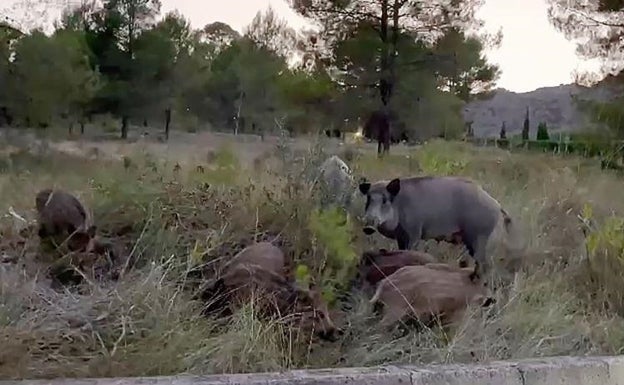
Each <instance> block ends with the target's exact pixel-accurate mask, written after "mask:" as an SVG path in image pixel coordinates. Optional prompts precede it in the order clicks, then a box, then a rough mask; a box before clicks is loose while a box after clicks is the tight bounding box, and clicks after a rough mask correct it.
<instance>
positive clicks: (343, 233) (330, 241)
mask: <svg viewBox="0 0 624 385" xmlns="http://www.w3.org/2000/svg"><path fill="white" fill-rule="evenodd" d="M308 227H309V229H310V231H311V232H312V234H313V237H314V241H315V242H316V244H317V245H318V246H320V248H321V250H322V252H324V254H325V259H324V260H325V263H324V264H325V268H324V269H323V271H322V276H323V282H322V283H321V284H322V287H323V295H324V296H325V299H326V300H328V301H329V302H330V303H332V302H334V301H335V299H336V291H337V290H341V289H344V288H345V284H346V283H347V282H349V278H350V274H351V273H352V272H353V269H354V268H355V265H356V263H357V254H356V253H355V251H354V249H353V246H352V244H351V238H352V230H351V222H350V221H349V218H348V216H347V215H346V213H345V212H344V211H343V210H342V209H340V208H337V207H335V208H331V209H327V210H315V211H312V213H311V214H310V219H309V221H308ZM306 272H307V269H305V268H303V267H300V266H299V267H297V272H296V275H297V278H298V279H300V280H305V279H306V278H305V275H306V274H305V273H306Z"/></svg>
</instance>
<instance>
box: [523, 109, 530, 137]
mask: <svg viewBox="0 0 624 385" xmlns="http://www.w3.org/2000/svg"><path fill="white" fill-rule="evenodd" d="M529 129H530V122H529V108H528V107H527V110H526V115H525V116H524V123H523V124H522V140H529Z"/></svg>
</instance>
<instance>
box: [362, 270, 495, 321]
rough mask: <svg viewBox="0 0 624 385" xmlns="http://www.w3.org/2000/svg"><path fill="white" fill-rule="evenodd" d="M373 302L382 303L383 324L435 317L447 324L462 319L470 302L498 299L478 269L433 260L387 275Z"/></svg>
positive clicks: (485, 305)
mask: <svg viewBox="0 0 624 385" xmlns="http://www.w3.org/2000/svg"><path fill="white" fill-rule="evenodd" d="M370 302H371V303H372V304H374V305H378V306H379V305H381V306H379V307H381V308H382V309H383V318H382V321H381V323H382V324H383V325H384V326H390V325H392V324H394V323H395V322H398V321H401V320H403V319H405V318H413V319H417V320H419V321H421V322H423V323H425V324H428V323H430V322H431V321H433V320H434V319H435V317H439V319H440V321H441V322H442V325H443V326H446V325H449V324H452V323H455V322H456V321H459V320H460V319H461V318H462V316H463V315H464V313H465V310H466V309H467V307H468V305H471V304H476V305H480V306H482V307H488V306H490V305H491V304H493V303H494V302H495V301H494V299H493V298H492V297H491V296H490V295H489V291H488V289H487V287H486V286H485V284H484V282H483V280H482V279H481V277H480V276H479V275H478V273H477V272H476V270H475V269H471V268H460V267H456V266H451V265H448V264H441V263H432V264H427V265H423V266H405V267H402V268H400V269H399V270H397V271H396V272H394V273H393V274H391V275H390V276H388V277H387V278H384V279H383V280H382V281H381V282H380V283H379V285H378V286H377V290H376V292H375V295H374V296H373V298H372V299H371V300H370Z"/></svg>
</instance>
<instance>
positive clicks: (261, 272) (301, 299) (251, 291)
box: [202, 242, 339, 341]
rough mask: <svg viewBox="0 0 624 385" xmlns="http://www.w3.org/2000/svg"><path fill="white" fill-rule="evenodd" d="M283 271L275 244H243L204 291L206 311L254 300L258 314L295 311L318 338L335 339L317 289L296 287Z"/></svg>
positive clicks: (231, 308)
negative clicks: (240, 249)
mask: <svg viewBox="0 0 624 385" xmlns="http://www.w3.org/2000/svg"><path fill="white" fill-rule="evenodd" d="M284 270H285V263H284V254H283V253H282V251H281V250H280V249H279V248H278V247H276V246H273V245H272V244H270V243H268V242H259V243H255V244H253V245H250V246H248V247H246V248H245V249H243V250H242V251H241V252H240V253H238V254H237V255H235V256H234V257H233V258H232V260H231V261H230V262H229V263H228V264H227V265H226V267H225V269H224V271H223V274H222V275H221V277H219V278H218V279H217V280H215V281H214V282H212V283H211V285H210V286H209V287H208V288H207V289H206V290H205V291H204V293H203V295H202V298H203V299H204V300H206V301H207V302H209V303H208V306H207V307H206V309H205V313H214V312H218V311H225V312H226V313H231V312H232V311H233V309H234V308H236V307H238V306H239V305H240V304H242V303H246V302H248V301H250V300H251V299H255V300H257V306H258V309H259V311H260V312H261V313H264V314H269V315H275V314H278V315H282V316H283V315H284V314H293V315H294V314H297V315H298V316H299V320H300V326H301V327H303V328H304V329H311V330H314V331H315V333H316V334H317V335H318V336H319V337H320V338H323V339H327V340H330V341H334V340H336V339H337V335H338V333H339V331H338V329H337V328H336V326H335V325H334V323H333V321H332V320H331V318H330V315H329V309H328V307H327V303H326V302H325V301H324V300H323V298H322V296H321V294H320V290H318V289H317V288H316V287H315V286H314V285H311V286H309V287H308V288H307V289H302V288H300V287H298V286H297V285H296V284H295V283H293V282H290V281H289V280H288V279H287V278H286V277H285V274H284ZM291 319H293V320H294V317H291Z"/></svg>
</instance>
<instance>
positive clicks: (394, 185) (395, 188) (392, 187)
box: [386, 178, 401, 196]
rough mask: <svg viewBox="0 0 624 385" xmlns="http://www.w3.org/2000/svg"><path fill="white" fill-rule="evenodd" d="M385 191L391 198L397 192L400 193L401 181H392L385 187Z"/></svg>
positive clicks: (396, 179) (395, 179)
mask: <svg viewBox="0 0 624 385" xmlns="http://www.w3.org/2000/svg"><path fill="white" fill-rule="evenodd" d="M386 190H388V192H389V193H390V195H392V196H395V195H397V194H398V193H399V191H401V180H400V179H399V178H394V179H392V180H391V181H390V183H388V185H387V186H386Z"/></svg>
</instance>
